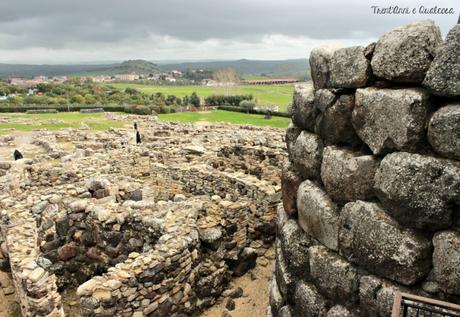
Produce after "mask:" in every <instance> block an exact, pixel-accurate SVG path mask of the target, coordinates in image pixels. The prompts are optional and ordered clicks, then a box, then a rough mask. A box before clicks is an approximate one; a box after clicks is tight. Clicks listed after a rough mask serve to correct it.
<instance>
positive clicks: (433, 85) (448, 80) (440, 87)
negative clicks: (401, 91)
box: [423, 24, 460, 97]
mask: <svg viewBox="0 0 460 317" xmlns="http://www.w3.org/2000/svg"><path fill="white" fill-rule="evenodd" d="M459 51H460V25H458V24H457V25H456V26H454V27H453V29H452V30H450V31H449V33H448V34H447V38H446V41H445V42H444V44H442V45H441V46H440V47H438V49H437V50H436V55H435V56H434V59H433V62H432V63H431V65H430V68H429V69H428V72H427V73H426V76H425V79H424V81H423V85H424V86H425V87H427V88H428V89H430V91H431V92H432V93H434V94H436V95H439V96H445V97H458V96H460V54H458V52H459Z"/></svg>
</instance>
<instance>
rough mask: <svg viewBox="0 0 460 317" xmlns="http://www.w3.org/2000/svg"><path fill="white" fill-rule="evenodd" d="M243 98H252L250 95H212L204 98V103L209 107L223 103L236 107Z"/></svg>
mask: <svg viewBox="0 0 460 317" xmlns="http://www.w3.org/2000/svg"><path fill="white" fill-rule="evenodd" d="M243 100H252V95H233V96H223V95H213V96H209V97H207V98H206V99H205V102H206V105H207V106H211V107H218V106H222V105H225V104H228V105H230V106H234V107H238V106H239V105H240V103H241V102H242V101H243Z"/></svg>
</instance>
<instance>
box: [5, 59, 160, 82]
mask: <svg viewBox="0 0 460 317" xmlns="http://www.w3.org/2000/svg"><path fill="white" fill-rule="evenodd" d="M159 72H161V70H160V68H159V67H158V65H156V64H154V63H151V62H148V61H144V60H129V61H125V62H123V63H121V64H107V65H103V64H102V65H25V64H0V78H11V77H25V78H27V77H34V76H64V75H67V76H88V75H115V74H129V73H138V74H151V73H159Z"/></svg>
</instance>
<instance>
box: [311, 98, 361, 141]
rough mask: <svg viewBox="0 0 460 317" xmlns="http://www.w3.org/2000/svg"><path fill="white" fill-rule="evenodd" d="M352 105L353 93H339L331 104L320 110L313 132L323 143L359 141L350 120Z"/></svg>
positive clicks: (353, 104) (353, 102) (353, 101)
mask: <svg viewBox="0 0 460 317" xmlns="http://www.w3.org/2000/svg"><path fill="white" fill-rule="evenodd" d="M354 106H355V98H354V95H341V96H340V97H339V98H338V99H337V100H336V101H335V102H334V103H333V104H332V105H331V106H329V107H327V108H326V109H324V111H322V112H320V114H319V115H318V118H317V120H316V125H315V132H316V133H317V134H319V135H320V136H321V139H322V140H323V142H324V143H325V144H348V145H352V146H355V145H357V144H360V143H361V140H360V139H359V137H358V135H357V134H356V132H355V129H354V128H353V124H352V120H351V118H352V113H353V108H354Z"/></svg>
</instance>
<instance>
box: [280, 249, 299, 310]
mask: <svg viewBox="0 0 460 317" xmlns="http://www.w3.org/2000/svg"><path fill="white" fill-rule="evenodd" d="M275 278H276V284H277V285H278V289H279V291H280V293H281V295H282V296H283V298H284V299H286V300H287V301H288V302H289V301H290V300H291V302H292V299H293V298H294V297H293V296H294V289H295V282H296V280H295V276H293V275H292V274H291V272H290V271H289V270H288V266H287V263H286V259H285V257H284V254H283V250H282V247H281V243H280V242H279V240H277V241H276V262H275Z"/></svg>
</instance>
